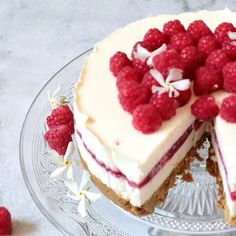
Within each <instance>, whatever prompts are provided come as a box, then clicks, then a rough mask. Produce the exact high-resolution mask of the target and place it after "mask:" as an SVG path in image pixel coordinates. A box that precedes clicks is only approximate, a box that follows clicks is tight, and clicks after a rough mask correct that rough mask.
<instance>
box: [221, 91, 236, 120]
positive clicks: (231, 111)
mask: <svg viewBox="0 0 236 236" xmlns="http://www.w3.org/2000/svg"><path fill="white" fill-rule="evenodd" d="M220 116H221V117H222V118H223V119H225V120H226V121H228V122H233V123H235V122H236V96H235V95H231V96H228V97H226V98H225V99H224V100H223V102H222V104H221V106H220Z"/></svg>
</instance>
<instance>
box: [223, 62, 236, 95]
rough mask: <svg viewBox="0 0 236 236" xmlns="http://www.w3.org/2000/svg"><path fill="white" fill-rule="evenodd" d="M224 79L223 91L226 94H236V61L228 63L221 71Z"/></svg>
mask: <svg viewBox="0 0 236 236" xmlns="http://www.w3.org/2000/svg"><path fill="white" fill-rule="evenodd" d="M222 72H223V77H224V89H225V90H226V91H227V92H232V93H236V61H235V62H228V63H227V64H226V65H225V66H224V67H223V69H222Z"/></svg>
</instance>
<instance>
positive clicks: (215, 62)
mask: <svg viewBox="0 0 236 236" xmlns="http://www.w3.org/2000/svg"><path fill="white" fill-rule="evenodd" d="M228 61H229V58H228V56H227V55H226V53H225V52H224V51H223V50H222V49H217V50H215V51H213V52H212V53H211V54H210V55H209V56H208V57H207V59H206V66H208V67H209V68H211V69H214V70H218V71H220V70H221V69H222V67H223V66H224V65H225V64H226V63H227V62H228Z"/></svg>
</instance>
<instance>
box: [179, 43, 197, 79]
mask: <svg viewBox="0 0 236 236" xmlns="http://www.w3.org/2000/svg"><path fill="white" fill-rule="evenodd" d="M180 59H181V62H182V64H183V67H184V72H185V75H186V76H189V75H191V73H192V72H193V71H194V70H195V69H196V68H197V67H198V66H199V64H200V61H201V58H200V55H199V53H198V51H197V49H196V47H194V46H189V47H186V48H184V49H183V50H182V51H181V53H180Z"/></svg>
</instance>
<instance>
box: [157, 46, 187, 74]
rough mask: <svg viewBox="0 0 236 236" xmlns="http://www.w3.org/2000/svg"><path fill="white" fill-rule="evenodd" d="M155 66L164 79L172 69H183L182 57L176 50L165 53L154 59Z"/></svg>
mask: <svg viewBox="0 0 236 236" xmlns="http://www.w3.org/2000/svg"><path fill="white" fill-rule="evenodd" d="M153 66H154V68H155V69H157V70H158V71H160V72H161V73H162V75H163V76H164V77H167V76H168V74H169V70H170V69H171V68H179V69H183V65H182V63H181V59H180V56H179V55H178V54H177V53H176V51H175V50H173V49H170V50H167V51H164V52H162V53H160V54H158V55H156V56H155V57H154V58H153Z"/></svg>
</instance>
